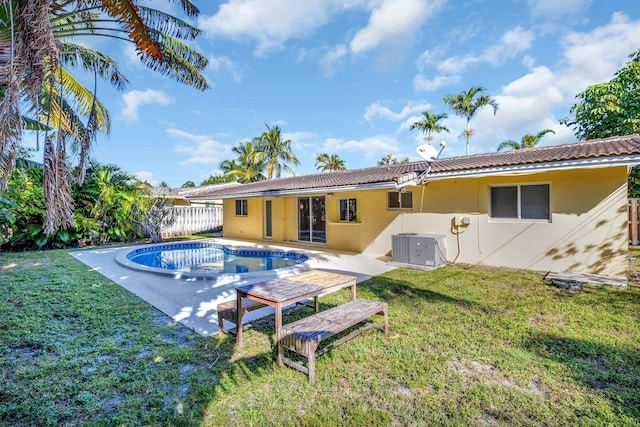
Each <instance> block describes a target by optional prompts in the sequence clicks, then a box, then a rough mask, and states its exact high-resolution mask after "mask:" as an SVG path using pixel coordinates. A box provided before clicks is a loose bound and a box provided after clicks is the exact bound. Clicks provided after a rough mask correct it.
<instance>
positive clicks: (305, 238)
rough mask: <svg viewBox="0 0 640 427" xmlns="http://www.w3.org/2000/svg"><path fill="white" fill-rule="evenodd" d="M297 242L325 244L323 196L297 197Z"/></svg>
mask: <svg viewBox="0 0 640 427" xmlns="http://www.w3.org/2000/svg"><path fill="white" fill-rule="evenodd" d="M298 241H301V242H313V243H326V242H327V236H326V209H325V201H324V196H312V197H298Z"/></svg>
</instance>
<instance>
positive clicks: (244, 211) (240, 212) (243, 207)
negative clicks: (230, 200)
mask: <svg viewBox="0 0 640 427" xmlns="http://www.w3.org/2000/svg"><path fill="white" fill-rule="evenodd" d="M238 203H239V204H238ZM238 207H239V208H240V209H238ZM235 209H236V216H249V199H236V201H235Z"/></svg>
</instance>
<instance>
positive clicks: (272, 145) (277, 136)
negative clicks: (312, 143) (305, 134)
mask: <svg viewBox="0 0 640 427" xmlns="http://www.w3.org/2000/svg"><path fill="white" fill-rule="evenodd" d="M265 126H266V127H267V131H266V132H263V133H262V135H260V136H259V137H257V138H254V143H255V144H256V153H255V159H254V161H255V162H256V163H262V162H264V165H265V169H266V174H267V179H271V178H273V176H274V174H275V177H276V178H280V174H281V172H282V169H284V170H285V171H288V172H291V173H293V169H292V168H291V166H290V165H289V164H292V165H294V166H298V165H300V162H299V161H298V158H297V157H296V155H295V154H293V151H291V140H289V139H287V140H284V141H283V140H282V135H281V130H280V127H279V126H277V125H276V126H273V127H270V126H269V125H265Z"/></svg>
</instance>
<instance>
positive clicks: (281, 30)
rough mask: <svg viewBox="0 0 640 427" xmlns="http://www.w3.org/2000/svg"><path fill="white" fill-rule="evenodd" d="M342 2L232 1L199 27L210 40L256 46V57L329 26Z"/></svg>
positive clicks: (203, 21) (206, 18)
mask: <svg viewBox="0 0 640 427" xmlns="http://www.w3.org/2000/svg"><path fill="white" fill-rule="evenodd" d="M340 3H341V2H339V1H322V2H320V1H311V2H301V1H299V0H230V1H228V2H227V3H224V4H222V5H220V9H219V10H218V13H216V14H215V15H212V16H202V17H201V18H200V20H199V27H200V28H201V29H202V30H203V31H204V32H205V33H206V34H207V36H209V37H215V36H219V35H222V36H225V37H229V38H232V39H241V40H242V39H249V40H254V41H256V42H257V46H256V48H255V50H254V55H255V56H265V55H266V54H267V53H268V52H270V51H273V50H278V49H282V48H283V46H284V43H285V42H286V41H287V40H288V39H290V38H302V37H306V36H307V35H309V34H311V33H312V32H313V31H315V30H316V29H317V28H319V27H321V26H322V25H324V24H326V23H327V22H328V21H329V19H330V17H331V15H332V14H333V12H334V11H336V10H337V9H339V7H340Z"/></svg>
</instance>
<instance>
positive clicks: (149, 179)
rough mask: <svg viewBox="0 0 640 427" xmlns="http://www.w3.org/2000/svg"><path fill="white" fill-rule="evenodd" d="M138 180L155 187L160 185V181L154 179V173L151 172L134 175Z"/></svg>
mask: <svg viewBox="0 0 640 427" xmlns="http://www.w3.org/2000/svg"><path fill="white" fill-rule="evenodd" d="M133 174H134V175H135V177H136V178H138V179H139V180H140V181H146V182H148V183H149V184H151V185H152V186H154V187H157V186H158V184H160V181H158V180H157V179H155V178H154V177H153V173H152V172H149V171H138V172H134V173H133Z"/></svg>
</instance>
